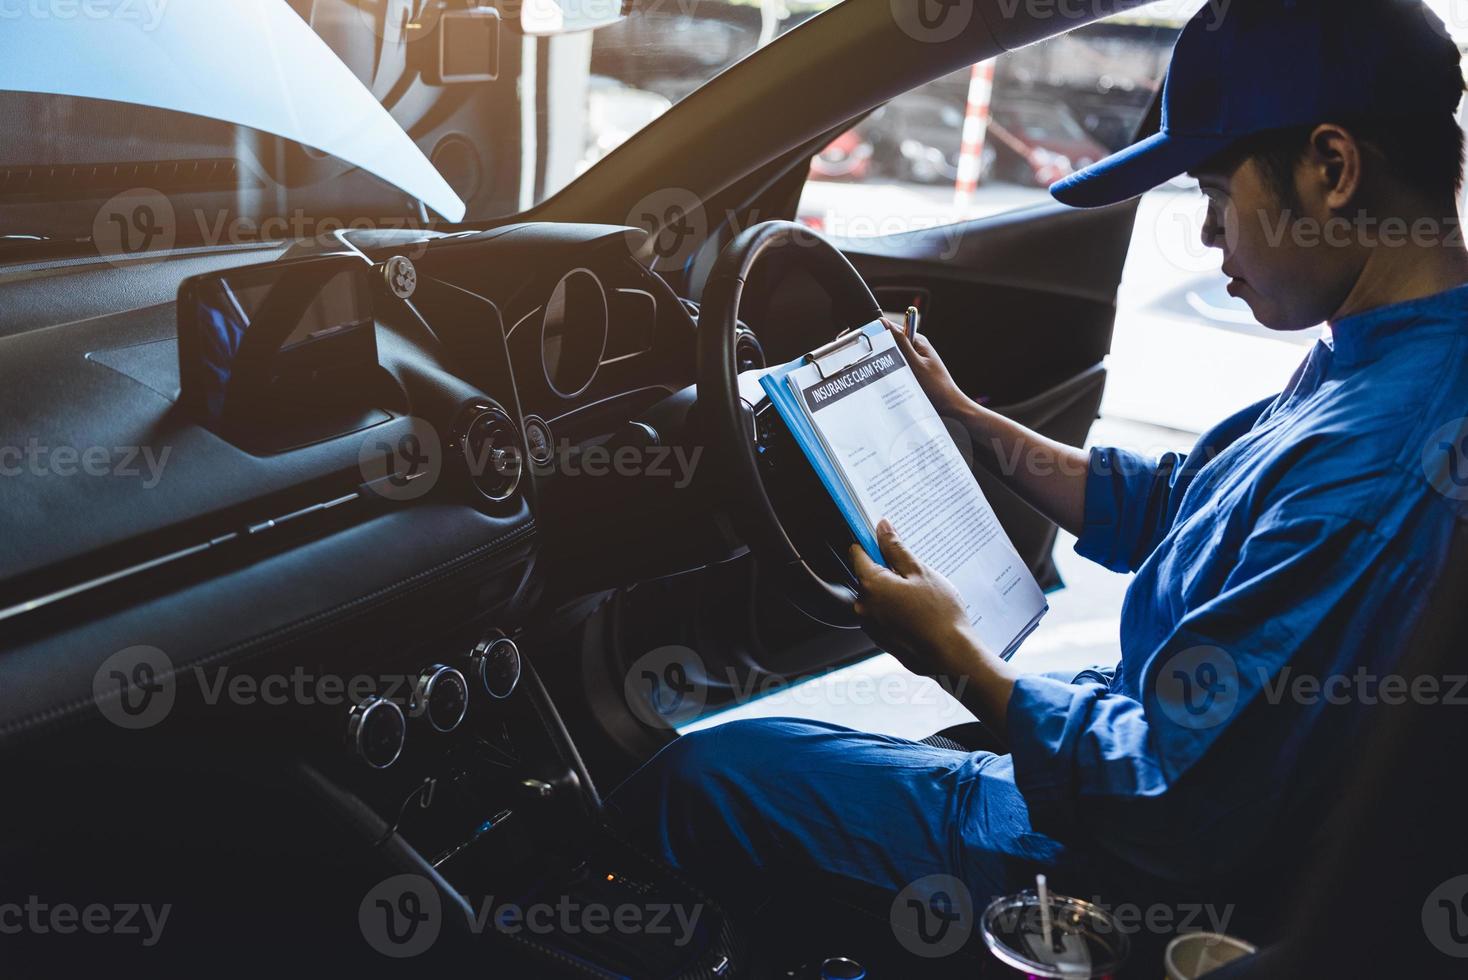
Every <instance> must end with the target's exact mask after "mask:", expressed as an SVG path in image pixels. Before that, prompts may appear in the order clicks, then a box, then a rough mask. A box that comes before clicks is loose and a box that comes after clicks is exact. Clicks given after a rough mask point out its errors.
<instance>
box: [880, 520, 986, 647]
mask: <svg viewBox="0 0 1468 980" xmlns="http://www.w3.org/2000/svg"><path fill="white" fill-rule="evenodd" d="M877 544H878V545H879V546H880V547H881V549H882V555H883V556H884V557H885V558H886V559H887V562H888V564H889V565H890V566H891V567H889V568H883V567H882V566H881V565H878V564H877V563H876V562H874V561H872V559H871V557H870V556H868V555H867V553H866V552H865V551H864V550H862V548H861V546H860V545H852V546H851V563H852V568H853V570H854V571H855V572H856V577H857V580H858V581H859V582H860V584H861V598H860V599H858V600H857V603H856V613H857V615H858V616H860V617H861V618H862V620H863V622H864V623H866V624H867V626H868V632H869V633H873V634H875V636H874V638H875V639H877V641H878V642H879V643H883V644H884V645H886V646H889V647H894V648H895V649H891V650H889V652H891V653H893V654H896V655H897V657H898V658H899V659H900V660H902V661H903V663H904V664H905V665H906V666H907V667H908V668H909V669H911V670H913V671H915V672H917V673H922V674H930V675H944V676H953V675H958V674H962V673H964V672H965V671H966V670H967V669H968V667H969V666H971V665H970V664H969V663H967V660H968V659H969V658H968V657H967V656H965V655H964V654H965V653H966V652H971V647H969V645H968V644H966V643H961V642H957V641H958V640H959V639H960V638H961V637H963V636H964V635H965V634H967V633H969V622H968V614H967V612H966V611H965V610H964V606H963V599H962V598H961V597H960V596H959V594H958V590H957V589H956V588H954V587H953V583H952V582H950V581H948V579H946V578H944V577H943V576H942V575H940V574H938V573H937V572H935V571H933V570H932V569H930V568H928V567H927V566H926V565H924V564H923V563H922V562H921V561H919V560H918V559H917V556H915V555H914V554H913V553H912V552H911V551H909V550H908V549H907V546H906V545H904V544H903V543H902V541H901V540H900V539H899V538H898V537H897V532H896V531H895V530H894V529H893V528H892V525H891V523H890V522H888V521H886V520H883V521H882V522H880V523H879V524H878V525H877Z"/></svg>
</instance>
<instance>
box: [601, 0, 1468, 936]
mask: <svg viewBox="0 0 1468 980" xmlns="http://www.w3.org/2000/svg"><path fill="white" fill-rule="evenodd" d="M1462 91H1463V80H1462V75H1461V72H1460V68H1459V54H1458V50H1457V48H1456V47H1455V45H1454V44H1453V43H1452V42H1451V41H1450V40H1448V37H1447V33H1446V31H1445V30H1444V28H1443V25H1442V23H1441V21H1440V20H1438V19H1437V18H1436V16H1435V15H1433V14H1431V13H1430V12H1429V11H1427V10H1426V9H1425V8H1424V7H1423V6H1422V5H1421V3H1420V2H1418V0H1410V2H1407V0H1402V2H1398V0H1350V2H1346V0H1339V2H1335V3H1328V4H1327V3H1320V2H1313V3H1311V2H1304V0H1299V2H1293V3H1291V2H1287V0H1257V2H1246V0H1238V2H1236V3H1235V4H1234V5H1233V8H1232V9H1231V10H1230V11H1229V13H1228V15H1227V16H1226V17H1225V18H1224V19H1223V21H1222V22H1219V21H1218V20H1217V19H1216V18H1215V17H1214V16H1213V15H1211V14H1210V13H1209V12H1208V11H1205V12H1204V13H1203V14H1201V15H1200V16H1199V17H1198V18H1197V19H1195V20H1194V21H1193V22H1192V23H1191V24H1189V26H1188V27H1187V28H1186V29H1185V30H1184V32H1183V34H1182V36H1181V38H1180V40H1179V41H1178V44H1177V48H1176V51H1175V54H1174V57H1173V61H1172V66H1171V69H1170V71H1169V73H1168V78H1167V82H1166V87H1165V90H1164V94H1163V105H1164V115H1163V124H1162V129H1161V132H1159V133H1157V134H1156V135H1155V136H1151V137H1149V138H1147V139H1144V140H1142V141H1141V142H1140V143H1138V144H1136V145H1135V146H1133V147H1130V148H1128V149H1126V150H1124V151H1122V152H1120V153H1118V154H1116V155H1115V156H1113V157H1111V158H1110V159H1107V160H1103V161H1102V162H1100V163H1098V164H1096V165H1095V166H1093V167H1090V168H1088V169H1087V170H1084V171H1082V172H1081V173H1078V174H1075V175H1074V176H1072V177H1070V178H1068V179H1066V180H1063V181H1061V182H1060V183H1058V184H1057V185H1055V187H1054V188H1052V191H1053V193H1054V195H1055V196H1056V197H1057V198H1058V199H1059V200H1061V201H1063V202H1065V203H1067V204H1072V205H1075V206H1080V207H1094V206H1102V205H1108V204H1113V203H1116V202H1120V201H1123V200H1126V199H1128V198H1130V197H1134V196H1136V195H1138V194H1141V193H1143V192H1144V191H1146V190H1148V189H1150V188H1152V187H1155V186H1157V185H1159V184H1161V183H1163V182H1165V181H1167V180H1170V179H1171V178H1173V177H1176V176H1178V175H1180V174H1183V173H1192V174H1194V175H1195V176H1197V177H1198V178H1199V181H1200V183H1201V185H1202V187H1203V189H1204V192H1205V193H1206V194H1207V195H1208V198H1209V201H1210V209H1209V218H1208V221H1207V223H1206V226H1205V228H1204V229H1203V234H1204V238H1205V241H1206V242H1207V244H1209V245H1210V246H1214V247H1217V248H1220V249H1222V250H1223V254H1224V264H1223V268H1224V272H1225V274H1226V275H1228V276H1229V279H1230V282H1229V290H1230V292H1232V293H1233V294H1234V295H1236V296H1240V297H1242V298H1243V299H1244V300H1245V301H1246V302H1247V303H1248V304H1249V305H1250V307H1251V308H1252V310H1253V312H1254V314H1255V316H1256V317H1257V318H1258V320H1259V321H1260V322H1261V323H1263V324H1264V325H1266V326H1268V327H1270V328H1273V329H1276V330H1298V329H1302V328H1306V327H1309V326H1313V325H1315V324H1318V323H1321V322H1328V323H1329V324H1330V327H1331V330H1330V339H1328V340H1325V341H1322V342H1320V343H1318V344H1316V346H1315V347H1314V348H1313V349H1312V350H1311V351H1310V354H1309V356H1308V357H1307V358H1306V360H1305V362H1304V363H1303V364H1302V365H1301V367H1300V369H1299V370H1298V371H1297V372H1296V373H1295V376H1294V377H1293V378H1292V379H1291V381H1290V382H1289V385H1288V387H1287V388H1286V389H1285V390H1284V391H1283V392H1282V393H1281V394H1280V395H1278V396H1277V397H1275V398H1273V399H1270V400H1267V401H1266V402H1262V403H1260V404H1257V405H1253V406H1251V407H1249V408H1248V409H1246V410H1244V411H1242V412H1240V413H1238V414H1237V415H1235V416H1234V417H1233V418H1230V419H1228V420H1226V421H1224V422H1223V423H1221V424H1220V425H1219V426H1217V427H1216V428H1214V429H1213V430H1212V431H1210V432H1208V433H1206V434H1205V435H1203V437H1202V438H1201V439H1200V440H1199V442H1198V444H1197V447H1196V448H1195V449H1194V450H1193V451H1192V452H1190V453H1188V454H1187V455H1186V456H1180V455H1176V454H1168V455H1165V456H1163V457H1162V458H1160V459H1151V458H1143V457H1141V456H1138V455H1135V454H1132V453H1129V452H1124V451H1120V450H1114V449H1097V450H1093V451H1091V452H1090V453H1083V452H1081V451H1080V450H1076V449H1073V448H1071V447H1068V446H1063V445H1060V444H1057V443H1054V442H1052V441H1050V440H1047V439H1045V438H1043V437H1041V436H1039V435H1037V434H1035V433H1033V432H1030V431H1028V430H1026V429H1024V428H1022V427H1021V426H1019V425H1016V424H1015V423H1013V422H1010V421H1008V420H1007V419H1004V418H1002V417H1000V416H998V415H996V414H994V413H992V412H990V411H988V410H986V409H984V408H982V407H981V406H979V405H977V404H975V403H974V402H973V401H971V400H970V399H969V398H967V397H966V396H965V395H964V394H963V393H962V392H960V391H959V390H958V388H957V387H956V386H955V385H954V383H953V381H952V380H951V378H950V377H949V375H948V373H947V371H946V370H945V369H944V368H943V365H942V362H941V361H940V360H939V358H938V356H937V354H936V353H935V352H934V351H933V349H932V347H931V346H930V345H929V344H928V343H927V341H925V340H923V339H922V338H919V339H917V340H916V341H912V342H910V341H908V339H907V338H906V336H905V335H904V334H902V333H901V332H900V331H894V332H896V333H897V340H898V343H899V344H900V345H901V346H902V348H903V351H904V353H905V354H906V355H907V356H908V358H909V360H910V361H911V362H912V363H913V364H914V366H915V370H917V371H918V373H919V376H920V377H921V378H922V380H923V383H924V386H925V387H926V389H927V391H928V393H929V395H930V396H931V397H932V399H933V401H934V402H935V404H936V405H937V406H938V408H939V410H940V412H942V413H943V414H944V415H946V416H948V417H953V418H958V419H961V420H963V422H964V423H965V424H966V425H967V427H968V428H969V429H970V431H971V432H972V433H973V435H974V436H975V440H976V442H977V443H978V444H979V445H980V446H986V447H987V446H992V447H993V448H994V450H995V458H996V459H998V460H1009V461H1014V460H1018V466H1017V467H1014V466H1013V465H1011V466H1010V467H1007V468H1006V472H1005V476H1006V478H1007V479H1008V481H1009V483H1010V485H1012V486H1013V487H1014V488H1015V489H1016V490H1018V491H1019V492H1020V493H1021V494H1022V495H1024V496H1025V497H1026V498H1027V499H1028V500H1029V501H1030V502H1031V503H1032V504H1034V505H1035V506H1036V507H1037V508H1039V509H1040V510H1041V511H1043V512H1044V513H1046V514H1047V515H1049V516H1050V517H1051V518H1053V519H1054V520H1055V521H1056V522H1057V523H1059V524H1060V525H1062V526H1063V527H1065V528H1067V529H1068V530H1070V531H1072V532H1073V533H1075V534H1076V535H1077V537H1078V539H1079V540H1078V543H1077V545H1076V548H1077V550H1078V551H1079V552H1080V553H1081V554H1083V555H1085V556H1087V557H1089V558H1091V559H1093V560H1095V561H1097V562H1099V563H1101V564H1103V565H1105V566H1106V567H1108V568H1112V569H1115V570H1117V571H1123V572H1135V573H1136V577H1135V579H1134V580H1133V581H1132V583H1131V585H1130V587H1129V589H1128V591H1127V597H1126V602H1125V606H1124V609H1123V613H1122V624H1121V625H1122V630H1121V638H1120V639H1121V648H1122V657H1121V661H1120V663H1119V664H1117V665H1116V667H1115V668H1114V669H1098V670H1091V671H1086V672H1084V673H1083V674H1082V675H1080V676H1079V677H1076V678H1074V679H1073V680H1070V681H1068V682H1067V681H1060V680H1054V679H1050V678H1046V677H1039V676H1026V675H1021V674H1020V673H1019V672H1018V671H1017V670H1015V668H1014V667H1013V666H1011V665H1010V664H1008V663H1006V662H1004V661H1002V660H1000V659H999V658H998V657H996V656H995V655H994V652H993V651H990V650H986V649H984V648H983V647H982V645H981V644H980V643H979V642H978V640H977V639H976V638H975V636H974V634H973V632H972V630H971V629H970V628H969V626H968V623H967V621H966V618H965V615H964V611H963V606H962V604H961V602H960V601H959V599H958V597H957V595H956V593H955V592H954V590H953V588H952V586H951V585H949V584H948V583H947V582H946V581H945V580H943V578H942V577H941V576H939V575H937V574H936V573H934V572H932V571H931V570H929V569H927V568H924V567H923V565H922V564H921V563H920V562H919V561H917V559H915V558H914V557H913V556H912V555H911V554H910V553H909V552H908V551H907V549H906V548H905V547H904V546H903V545H902V543H901V542H900V541H899V540H898V539H897V538H896V536H895V535H894V534H893V533H892V530H891V528H890V526H888V525H886V524H885V522H884V524H883V526H882V527H881V528H880V530H879V538H880V541H881V544H882V548H883V552H884V554H885V555H886V557H887V559H888V565H889V566H890V567H887V568H883V567H880V566H878V565H876V564H874V563H872V562H871V561H870V560H868V559H867V558H866V556H865V555H864V554H863V553H862V552H861V550H860V549H858V548H854V549H853V550H852V559H853V562H854V564H855V566H856V569H857V572H858V575H859V577H860V579H861V584H862V598H861V602H860V608H859V612H861V613H862V614H863V615H864V616H865V617H866V618H867V621H868V622H869V624H870V626H871V629H872V630H873V632H874V634H875V635H877V636H878V637H880V638H881V639H882V640H883V641H885V642H887V643H888V645H889V647H890V648H891V649H892V650H893V652H894V653H896V654H897V655H898V656H900V657H902V658H903V660H904V662H905V663H906V664H907V665H908V666H910V667H911V668H912V669H914V670H916V671H920V672H924V673H929V674H933V675H938V676H945V677H950V678H960V679H962V680H963V681H964V682H965V683H966V684H967V692H966V695H965V701H966V702H967V703H969V704H970V705H971V706H973V707H974V708H975V710H976V712H977V714H978V715H979V717H980V718H981V719H983V721H984V722H985V723H986V724H987V725H988V727H989V728H990V729H991V730H992V731H993V732H994V733H995V734H996V735H999V736H1000V737H1002V739H1003V741H1004V743H1005V745H1006V746H1007V748H1008V750H1009V751H1008V753H1007V754H1000V753H990V752H974V753H962V752H956V751H945V750H942V749H938V748H932V747H929V746H926V745H916V744H913V743H911V742H907V741H903V740H900V739H893V738H886V737H881V736H875V735H869V734H861V733H857V732H853V731H849V730H846V729H842V728H837V727H833V726H829V725H821V724H812V723H807V722H800V721H792V720H774V721H754V722H738V723H732V724H728V725H724V726H721V727H718V728H714V729H711V730H709V731H706V732H703V733H700V734H697V735H694V736H685V737H684V738H681V739H679V740H677V741H676V742H675V743H673V745H672V746H670V747H669V748H668V749H667V750H665V751H664V752H663V753H662V755H660V756H659V757H658V758H657V759H656V760H654V762H652V763H650V764H649V765H648V766H647V767H646V768H644V769H643V770H642V771H641V772H640V773H638V774H637V775H636V776H634V777H633V779H632V780H631V781H630V782H629V783H628V784H627V786H625V787H624V788H623V789H622V790H620V791H619V792H618V793H617V794H616V795H615V796H614V798H613V807H614V809H615V810H617V811H620V813H621V814H622V816H623V817H624V818H625V819H626V821H627V823H628V825H629V826H632V827H635V828H637V829H638V832H639V833H640V834H642V835H643V837H644V839H645V840H647V841H648V842H649V843H650V845H651V846H653V847H654V848H656V849H657V850H658V851H659V852H660V853H661V854H662V855H663V856H664V857H666V858H667V859H668V860H670V861H672V862H674V863H676V864H679V865H681V866H684V867H686V868H689V869H690V870H693V871H696V872H701V873H703V874H704V875H706V876H708V878H709V880H712V881H717V882H719V883H720V884H722V885H723V886H724V887H726V888H728V889H730V890H734V889H735V888H736V887H737V886H740V885H748V884H755V883H757V882H758V881H759V880H760V879H762V878H763V879H767V878H768V873H769V872H772V871H779V870H784V869H792V868H793V869H801V868H810V869H824V870H825V871H828V872H833V873H835V874H838V875H842V876H845V877H848V878H852V879H856V880H858V881H862V882H866V883H868V884H870V885H876V886H879V887H881V888H885V889H888V890H892V891H896V890H899V889H902V888H903V887H905V886H907V885H909V884H910V883H912V882H915V881H918V880H920V879H924V878H925V877H926V876H930V875H950V876H954V877H956V878H958V879H960V880H961V881H962V882H964V884H965V885H966V886H967V888H968V889H969V890H970V892H972V897H973V900H974V902H975V904H976V905H977V907H978V908H982V907H983V903H985V902H987V900H988V899H989V898H990V897H992V896H995V895H998V894H1003V893H1007V892H1011V891H1014V890H1016V889H1018V888H1021V887H1024V886H1025V884H1026V883H1027V882H1029V881H1031V880H1032V875H1033V873H1034V872H1035V871H1036V870H1037V869H1038V870H1048V871H1050V872H1051V874H1052V877H1055V876H1059V878H1060V880H1061V881H1070V882H1074V883H1078V884H1073V885H1072V886H1071V887H1072V888H1075V889H1085V890H1088V893H1100V894H1102V895H1104V896H1107V897H1108V898H1109V899H1110V900H1112V901H1120V900H1124V899H1134V898H1135V897H1137V896H1145V895H1154V896H1155V895H1160V894H1173V895H1175V894H1179V893H1184V894H1186V893H1191V894H1197V895H1202V896H1212V897H1213V900H1215V901H1222V900H1223V899H1221V898H1220V897H1219V896H1223V895H1229V896H1233V897H1238V896H1245V897H1246V899H1247V900H1253V901H1254V902H1255V903H1257V904H1260V905H1263V906H1266V907H1267V906H1268V905H1269V904H1270V903H1271V902H1274V901H1279V900H1283V898H1284V897H1285V895H1286V894H1287V893H1286V892H1285V891H1284V890H1283V889H1280V888H1278V887H1277V885H1278V883H1279V881H1280V880H1281V879H1282V878H1284V877H1286V876H1287V875H1288V874H1289V873H1290V872H1291V871H1292V870H1294V869H1295V868H1296V867H1298V864H1299V862H1300V861H1301V860H1303V859H1304V857H1305V855H1306V853H1307V850H1308V845H1309V841H1310V840H1311V839H1312V837H1313V836H1314V835H1315V833H1316V832H1317V830H1318V828H1319V827H1320V825H1321V824H1322V822H1323V821H1324V819H1325V817H1326V816H1327V815H1328V812H1329V810H1330V806H1331V802H1332V797H1331V793H1332V788H1333V787H1334V786H1335V785H1337V780H1338V778H1339V777H1340V776H1341V775H1342V773H1343V772H1344V771H1345V768H1346V767H1347V766H1349V765H1350V759H1349V758H1346V757H1345V755H1346V753H1345V752H1344V751H1343V749H1344V747H1345V746H1348V745H1349V744H1351V743H1350V739H1351V736H1352V735H1353V734H1354V733H1356V732H1357V731H1358V730H1359V728H1360V721H1361V719H1362V716H1363V712H1364V711H1366V710H1367V709H1370V708H1371V707H1372V706H1373V705H1375V704H1377V703H1387V704H1390V703H1392V698H1393V697H1396V698H1402V697H1406V696H1425V695H1423V692H1422V691H1421V690H1419V689H1417V688H1414V689H1413V690H1414V691H1415V692H1416V693H1415V695H1409V694H1407V693H1406V692H1404V691H1403V690H1401V688H1402V687H1403V685H1402V684H1400V683H1396V682H1401V681H1402V680H1403V679H1402V678H1392V676H1391V675H1392V671H1393V669H1394V666H1395V664H1396V660H1397V656H1398V654H1399V652H1400V647H1401V644H1402V641H1403V640H1404V639H1405V637H1406V636H1407V635H1408V634H1409V632H1410V629H1411V627H1412V625H1413V622H1414V619H1415V617H1416V614H1417V612H1418V610H1419V609H1420V608H1421V607H1422V604H1423V602H1424V600H1425V599H1426V597H1427V595H1428V593H1429V592H1430V590H1431V588H1432V586H1433V583H1434V581H1435V580H1436V578H1437V577H1438V574H1439V571H1440V568H1441V565H1442V562H1443V559H1444V555H1445V552H1446V548H1447V545H1448V541H1449V538H1450V535H1451V532H1452V529H1453V526H1454V523H1455V522H1456V521H1457V520H1459V519H1460V518H1461V517H1462V515H1463V510H1464V504H1463V501H1464V500H1468V419H1465V416H1468V287H1465V285H1464V284H1465V283H1468V252H1465V249H1464V246H1463V243H1462V239H1461V234H1460V231H1459V228H1458V220H1457V211H1456V206H1455V202H1456V198H1457V191H1458V186H1459V181H1460V173H1461V169H1462V154H1463V141H1462V136H1461V133H1460V130H1459V128H1458V125H1457V123H1456V120H1455V117H1454V114H1455V110H1456V106H1457V104H1458V100H1459V98H1460V96H1461V94H1462ZM1208 369H1209V366H1208V365H1206V364H1200V365H1198V370H1199V371H1207V370H1208ZM1022 656H1023V655H1022V654H1021V660H1022ZM1446 694H1447V692H1446V691H1441V692H1439V695H1440V696H1445V695H1446ZM1271 886H1274V887H1271ZM1214 924H1215V925H1216V924H1217V923H1214ZM1197 925H1198V926H1199V927H1202V926H1204V925H1206V923H1202V922H1200V923H1197Z"/></svg>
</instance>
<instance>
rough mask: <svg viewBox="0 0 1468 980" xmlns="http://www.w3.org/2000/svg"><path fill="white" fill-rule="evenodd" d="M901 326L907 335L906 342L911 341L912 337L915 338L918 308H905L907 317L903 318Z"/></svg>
mask: <svg viewBox="0 0 1468 980" xmlns="http://www.w3.org/2000/svg"><path fill="white" fill-rule="evenodd" d="M902 326H903V329H904V330H905V331H906V333H907V339H908V340H912V339H913V338H914V337H916V336H917V331H918V308H917V307H916V306H909V307H908V308H907V315H906V316H905V317H903V320H902Z"/></svg>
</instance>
